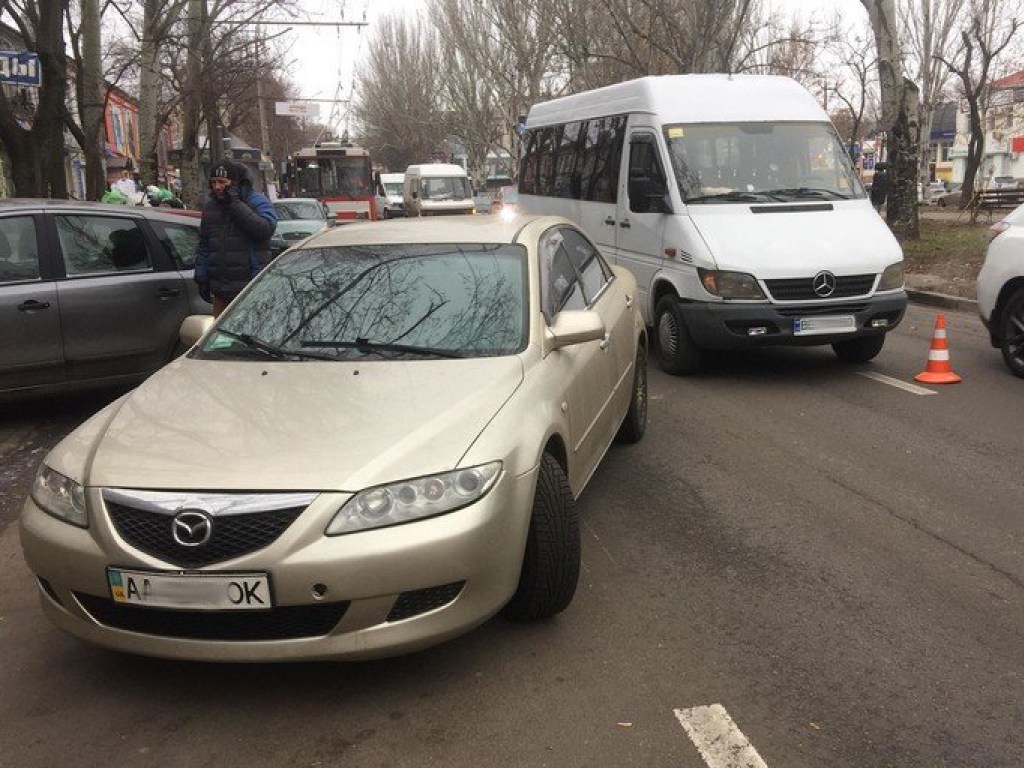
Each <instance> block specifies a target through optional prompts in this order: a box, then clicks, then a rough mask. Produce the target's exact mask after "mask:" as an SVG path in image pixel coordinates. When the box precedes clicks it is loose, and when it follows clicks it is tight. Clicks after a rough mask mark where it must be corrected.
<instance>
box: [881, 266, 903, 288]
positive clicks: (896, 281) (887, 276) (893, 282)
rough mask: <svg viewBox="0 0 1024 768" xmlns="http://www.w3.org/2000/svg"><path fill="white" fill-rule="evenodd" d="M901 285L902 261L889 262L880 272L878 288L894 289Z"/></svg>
mask: <svg viewBox="0 0 1024 768" xmlns="http://www.w3.org/2000/svg"><path fill="white" fill-rule="evenodd" d="M902 287H903V262H902V261H897V262H896V263H895V264H890V265H889V266H888V267H886V268H885V272H883V273H882V279H881V280H879V281H878V290H880V291H895V290H898V289H900V288H902Z"/></svg>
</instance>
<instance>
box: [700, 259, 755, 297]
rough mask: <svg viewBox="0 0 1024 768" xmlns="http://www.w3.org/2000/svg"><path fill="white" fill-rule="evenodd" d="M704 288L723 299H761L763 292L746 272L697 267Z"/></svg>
mask: <svg viewBox="0 0 1024 768" xmlns="http://www.w3.org/2000/svg"><path fill="white" fill-rule="evenodd" d="M697 275H698V276H699V277H700V282H701V285H703V286H704V290H705V291H707V292H708V293H710V294H711V295H712V296H719V297H721V298H723V299H763V298H764V292H763V291H762V290H761V286H759V285H758V284H757V280H756V279H755V278H754V276H753V275H748V274H747V273H746V272H725V271H723V270H719V269H702V268H700V267H698V268H697Z"/></svg>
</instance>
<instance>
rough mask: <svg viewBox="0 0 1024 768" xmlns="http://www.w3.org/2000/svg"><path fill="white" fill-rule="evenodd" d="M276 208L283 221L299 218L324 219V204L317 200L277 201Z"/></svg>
mask: <svg viewBox="0 0 1024 768" xmlns="http://www.w3.org/2000/svg"><path fill="white" fill-rule="evenodd" d="M274 210H276V211H277V217H278V218H279V219H281V220H282V221H295V220H298V219H323V218H324V209H323V206H321V205H320V203H319V202H318V201H316V200H309V201H306V200H300V201H294V202H287V203H282V202H276V203H274Z"/></svg>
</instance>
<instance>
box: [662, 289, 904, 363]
mask: <svg viewBox="0 0 1024 768" xmlns="http://www.w3.org/2000/svg"><path fill="white" fill-rule="evenodd" d="M906 308H907V294H906V292H904V291H899V292H897V293H887V294H884V295H883V296H875V297H872V298H870V299H861V300H849V301H843V302H842V303H839V304H828V305H822V304H817V305H814V304H811V305H808V304H765V303H749V304H739V303H731V302H730V303H725V302H722V303H710V302H681V303H680V310H681V311H682V314H683V318H684V320H685V321H686V327H687V329H688V330H689V332H690V335H691V336H693V339H694V341H695V342H696V343H697V345H698V346H700V347H703V348H706V349H737V348H744V347H759V346H772V345H789V346H812V345H819V344H831V343H834V342H837V341H846V340H849V339H855V338H857V337H860V336H874V335H878V334H881V333H887V332H888V331H890V330H892V329H893V328H895V327H896V326H897V325H899V323H900V321H901V320H902V319H903V314H904V312H905V311H906ZM836 315H852V316H853V318H854V326H855V328H856V330H855V331H852V332H849V331H848V332H842V333H834V334H828V333H827V334H818V335H811V336H797V335H795V334H794V330H793V329H794V322H795V320H796V319H797V318H813V317H821V316H836ZM881 321H885V322H886V323H887V325H885V326H884V327H875V326H872V323H878V322H881Z"/></svg>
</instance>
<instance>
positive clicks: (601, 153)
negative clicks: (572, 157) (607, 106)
mask: <svg viewBox="0 0 1024 768" xmlns="http://www.w3.org/2000/svg"><path fill="white" fill-rule="evenodd" d="M586 126H587V127H586V135H585V137H584V139H583V157H582V160H583V163H582V170H581V174H580V192H581V194H580V199H581V200H593V201H595V202H599V203H614V202H615V201H616V199H617V198H618V186H619V184H618V182H619V161H620V160H621V158H622V144H623V142H624V141H625V137H626V116H625V115H617V116H615V117H604V118H598V119H594V120H589V121H587V124H586Z"/></svg>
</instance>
